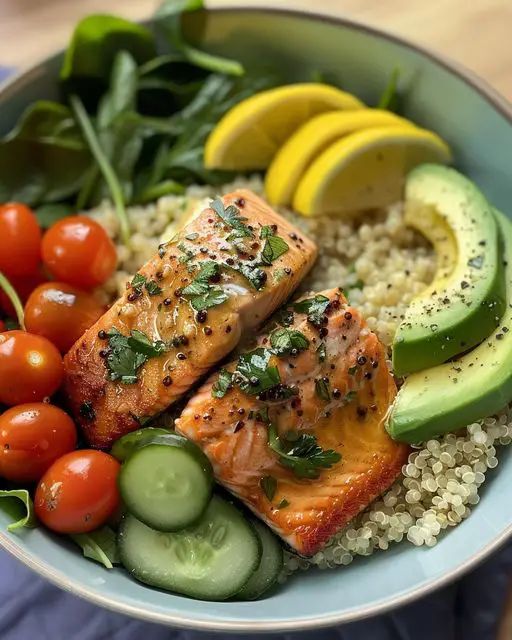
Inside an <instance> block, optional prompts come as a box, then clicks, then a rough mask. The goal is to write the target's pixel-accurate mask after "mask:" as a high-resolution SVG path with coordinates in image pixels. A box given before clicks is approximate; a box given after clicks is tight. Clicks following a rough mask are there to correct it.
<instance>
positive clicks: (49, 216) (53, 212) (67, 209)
mask: <svg viewBox="0 0 512 640" xmlns="http://www.w3.org/2000/svg"><path fill="white" fill-rule="evenodd" d="M73 213H74V209H73V207H71V206H70V205H69V204H62V203H59V202H55V203H54V204H42V205H41V206H39V207H37V209H36V210H35V214H36V218H37V221H38V222H39V226H40V227H41V228H42V229H49V228H50V227H51V226H52V225H53V224H55V223H56V222H58V221H59V220H62V218H65V217H67V216H70V215H72V214H73Z"/></svg>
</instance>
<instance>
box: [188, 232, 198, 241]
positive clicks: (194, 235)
mask: <svg viewBox="0 0 512 640" xmlns="http://www.w3.org/2000/svg"><path fill="white" fill-rule="evenodd" d="M198 238H199V234H198V233H187V235H186V236H185V240H190V241H192V240H197V239H198Z"/></svg>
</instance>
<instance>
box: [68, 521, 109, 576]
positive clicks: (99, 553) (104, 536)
mask: <svg viewBox="0 0 512 640" xmlns="http://www.w3.org/2000/svg"><path fill="white" fill-rule="evenodd" d="M70 538H71V539H72V540H73V542H75V543H76V544H77V545H78V546H79V547H80V548H81V549H82V551H83V554H84V556H85V557H86V558H90V559H91V560H94V561H96V562H99V563H100V564H102V565H103V566H104V567H105V568H106V569H113V567H114V565H115V564H119V562H120V560H119V553H118V549H117V542H116V534H115V532H114V531H113V530H112V529H111V528H110V527H107V526H105V527H101V529H96V531H91V532H90V533H75V534H72V535H71V536H70Z"/></svg>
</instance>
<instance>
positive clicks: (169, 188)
mask: <svg viewBox="0 0 512 640" xmlns="http://www.w3.org/2000/svg"><path fill="white" fill-rule="evenodd" d="M184 193H185V187H184V186H183V185H182V184H180V183H179V182H176V181H175V180H162V182H158V183H157V184H155V185H152V186H151V187H147V188H146V189H145V190H144V191H143V192H142V193H141V194H140V195H139V196H137V198H136V200H135V201H136V202H137V203H140V204H146V203H148V202H154V201H155V200H159V199H160V198H163V197H165V196H180V195H183V194H184Z"/></svg>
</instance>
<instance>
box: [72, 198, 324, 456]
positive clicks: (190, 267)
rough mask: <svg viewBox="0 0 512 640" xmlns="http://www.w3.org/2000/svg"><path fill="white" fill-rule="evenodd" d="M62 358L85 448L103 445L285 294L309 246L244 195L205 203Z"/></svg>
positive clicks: (192, 378) (218, 355)
mask: <svg viewBox="0 0 512 640" xmlns="http://www.w3.org/2000/svg"><path fill="white" fill-rule="evenodd" d="M212 207H213V208H207V209H205V210H204V211H203V212H202V213H201V214H200V215H199V216H198V217H196V218H195V219H193V220H192V221H191V222H190V223H189V224H188V225H187V226H186V227H185V228H184V229H183V230H182V231H181V232H180V233H179V234H178V235H177V236H176V237H175V238H174V239H173V240H172V241H171V242H169V243H167V244H165V245H162V246H161V247H160V249H159V252H158V254H157V255H156V256H155V257H154V258H153V259H152V260H150V261H149V262H148V263H147V264H145V265H144V266H143V267H142V268H141V269H140V271H139V273H138V274H137V275H136V276H135V278H134V280H133V281H132V284H131V286H129V287H128V289H127V291H126V293H125V294H124V295H123V296H122V297H121V298H120V299H119V300H118V301H117V302H116V303H115V304H114V305H113V306H112V307H111V308H110V309H109V311H107V313H105V315H104V316H102V317H101V318H100V320H99V321H98V322H97V323H96V324H95V325H94V326H93V327H91V329H89V330H88V331H87V332H86V333H85V334H84V336H83V337H82V338H81V339H80V340H78V342H76V344H75V345H74V346H73V347H72V348H71V350H70V352H69V353H68V354H67V355H66V357H65V361H64V362H65V389H66V392H67V394H68V397H69V401H70V405H71V409H72V411H73V413H74V415H75V418H76V419H77V421H78V422H79V424H80V425H81V426H82V428H83V430H84V433H85V436H86V438H87V440H88V441H89V443H90V444H91V445H93V446H95V447H108V446H109V445H111V444H112V442H113V441H114V440H116V439H117V438H119V437H120V436H121V435H123V434H124V433H127V432H129V431H132V430H134V429H137V428H139V427H140V424H141V422H144V420H145V419H147V418H149V417H151V416H155V415H156V414H158V413H160V412H161V411H163V410H164V409H166V408H167V407H168V406H169V405H171V404H172V403H173V402H175V401H176V400H177V399H178V398H179V397H180V396H182V395H183V394H184V393H185V392H186V391H187V390H188V389H189V388H190V387H191V386H192V385H193V384H194V383H195V382H196V381H197V380H198V378H200V377H201V376H203V375H204V374H205V373H206V372H207V371H208V370H209V369H210V368H211V367H213V366H214V365H215V364H216V363H217V362H219V360H222V358H224V357H225V356H226V355H227V354H228V353H229V352H230V351H231V350H232V349H233V348H234V347H235V346H236V345H237V343H238V342H239V340H240V337H241V335H242V333H243V332H245V331H247V330H248V329H252V328H254V327H256V326H258V325H260V324H261V323H262V322H263V321H264V320H265V319H266V318H267V317H268V316H269V315H270V314H271V313H272V312H273V311H274V310H275V309H276V308H277V307H278V306H279V305H281V304H282V303H283V302H284V301H285V300H286V299H287V298H288V297H289V296H290V294H291V293H292V291H293V290H294V289H295V287H296V286H297V285H298V283H299V282H300V281H301V280H302V278H303V277H304V276H305V275H306V273H307V272H308V271H309V269H310V268H311V266H312V265H313V262H314V260H315V258H316V253H317V251H316V247H315V245H314V243H313V242H311V241H310V240H309V239H308V238H306V237H305V236H303V235H302V234H301V233H300V232H299V231H298V230H297V229H295V228H294V227H293V226H292V225H291V224H290V223H289V222H287V221H286V220H285V219H284V218H282V217H281V216H279V215H278V214H276V213H275V212H274V211H273V210H272V209H271V208H270V207H269V206H268V205H267V204H266V203H265V202H263V200H261V199H260V198H258V197H257V196H256V195H255V194H254V193H252V192H250V191H247V190H239V191H235V192H233V193H231V194H229V195H226V196H224V197H223V198H222V199H219V198H217V199H216V200H215V201H213V202H212Z"/></svg>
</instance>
